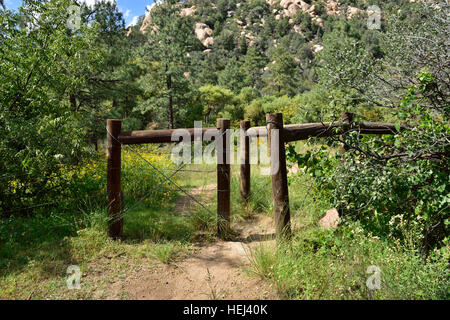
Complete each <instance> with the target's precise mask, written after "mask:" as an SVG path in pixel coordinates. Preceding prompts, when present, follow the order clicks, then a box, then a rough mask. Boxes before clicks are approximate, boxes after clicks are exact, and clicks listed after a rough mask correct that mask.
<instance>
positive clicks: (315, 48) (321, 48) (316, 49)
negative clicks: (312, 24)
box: [311, 44, 323, 53]
mask: <svg viewBox="0 0 450 320" xmlns="http://www.w3.org/2000/svg"><path fill="white" fill-rule="evenodd" d="M311 50H312V52H313V53H317V52H320V51H322V50H323V46H322V45H320V44H316V45H314V46H313V47H312V48H311Z"/></svg>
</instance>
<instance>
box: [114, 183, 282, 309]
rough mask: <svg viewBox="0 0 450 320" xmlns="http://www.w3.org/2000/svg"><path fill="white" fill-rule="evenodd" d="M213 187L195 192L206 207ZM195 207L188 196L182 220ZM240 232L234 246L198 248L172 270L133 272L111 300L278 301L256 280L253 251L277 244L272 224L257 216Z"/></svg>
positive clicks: (159, 268) (181, 207) (182, 202)
mask: <svg viewBox="0 0 450 320" xmlns="http://www.w3.org/2000/svg"><path fill="white" fill-rule="evenodd" d="M215 189H216V186H215V185H209V186H205V187H202V188H196V189H193V190H191V194H193V195H194V196H199V195H200V193H201V194H202V196H201V197H202V201H204V200H205V199H208V197H210V196H211V194H212V193H213V192H214V191H215ZM192 202H193V201H192V200H191V199H190V198H189V197H187V196H185V197H182V198H181V199H180V200H179V201H178V203H177V206H176V208H177V211H178V212H179V213H180V214H182V213H183V212H185V210H190V209H191V208H192V206H193V205H194V204H193V203H192ZM233 227H234V229H235V230H236V231H237V232H238V237H237V238H236V240H235V241H217V242H215V243H207V244H197V245H195V246H194V250H193V251H192V253H191V254H189V255H188V256H187V257H186V258H185V259H184V260H182V261H178V262H176V263H173V264H169V265H167V264H162V263H158V264H157V265H156V267H155V266H142V267H141V268H139V269H138V270H136V269H135V270H133V272H132V273H130V274H129V275H128V276H127V277H126V278H125V279H123V280H121V281H120V283H114V284H112V285H111V286H110V288H109V290H108V291H110V292H109V294H108V299H120V298H121V297H123V296H124V293H126V295H125V297H126V298H128V299H145V300H170V299H175V300H194V299H195V300H207V299H213V300H216V299H227V300H237V299H246V300H247V299H248V300H253V299H277V298H278V297H277V294H276V290H275V289H274V288H273V287H271V285H269V284H268V283H267V282H266V281H264V280H262V279H258V278H256V277H252V276H250V275H249V273H248V271H246V268H247V269H248V267H249V266H250V260H249V254H250V252H249V249H250V248H251V247H252V246H255V245H258V244H260V243H262V242H266V241H273V233H274V228H273V221H272V219H271V218H269V217H266V216H263V215H257V216H255V217H253V218H252V219H250V220H246V221H243V222H240V223H238V224H237V225H234V226H233Z"/></svg>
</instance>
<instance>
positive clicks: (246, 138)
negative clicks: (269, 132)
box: [240, 120, 250, 202]
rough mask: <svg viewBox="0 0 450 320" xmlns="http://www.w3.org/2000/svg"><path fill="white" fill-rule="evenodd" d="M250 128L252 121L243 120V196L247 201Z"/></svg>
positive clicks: (241, 152)
mask: <svg viewBox="0 0 450 320" xmlns="http://www.w3.org/2000/svg"><path fill="white" fill-rule="evenodd" d="M248 129H250V121H249V120H244V121H241V143H240V149H241V150H240V158H241V197H242V199H243V200H244V201H245V202H248V200H249V198H250V137H249V136H247V130H248Z"/></svg>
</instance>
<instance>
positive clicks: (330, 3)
mask: <svg viewBox="0 0 450 320" xmlns="http://www.w3.org/2000/svg"><path fill="white" fill-rule="evenodd" d="M327 14H329V15H334V16H335V15H338V14H339V2H338V1H337V0H327Z"/></svg>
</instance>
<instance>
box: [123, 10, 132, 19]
mask: <svg viewBox="0 0 450 320" xmlns="http://www.w3.org/2000/svg"><path fill="white" fill-rule="evenodd" d="M130 13H131V10H130V9H127V10H126V11H125V13H124V14H123V16H124V17H125V18H128V17H129V16H130Z"/></svg>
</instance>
